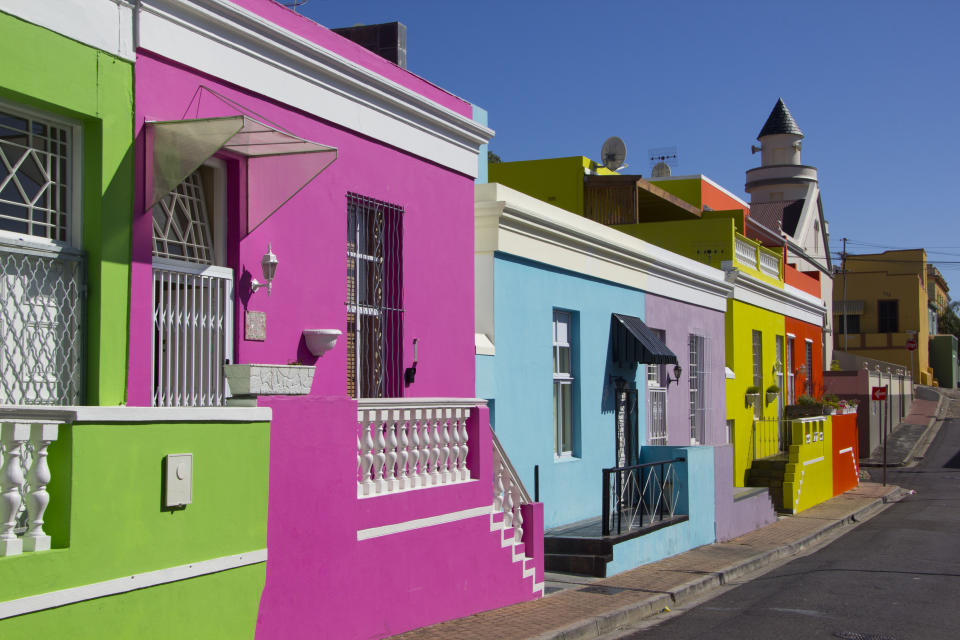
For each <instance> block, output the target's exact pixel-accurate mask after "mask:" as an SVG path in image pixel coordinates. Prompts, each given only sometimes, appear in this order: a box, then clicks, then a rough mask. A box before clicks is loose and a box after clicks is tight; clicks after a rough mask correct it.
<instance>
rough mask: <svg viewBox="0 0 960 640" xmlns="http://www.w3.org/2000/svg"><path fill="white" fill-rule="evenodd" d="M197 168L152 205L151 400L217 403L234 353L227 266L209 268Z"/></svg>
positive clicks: (178, 404)
mask: <svg viewBox="0 0 960 640" xmlns="http://www.w3.org/2000/svg"><path fill="white" fill-rule="evenodd" d="M207 196H208V194H207V191H206V189H205V187H204V179H203V175H202V174H201V170H197V171H195V172H193V173H192V174H191V175H190V176H188V177H187V179H186V180H184V181H183V182H182V183H180V184H179V185H178V186H177V188H176V189H174V190H173V191H171V192H170V194H169V195H167V196H166V197H165V198H163V200H161V201H160V203H159V204H158V205H157V206H156V207H154V208H153V255H154V264H153V370H152V372H151V374H152V379H153V381H152V389H153V398H152V401H153V404H154V406H158V407H203V406H220V405H223V404H224V403H225V402H226V388H225V383H224V380H223V368H222V366H223V364H224V362H225V361H226V360H227V359H228V358H230V357H231V355H232V351H233V270H232V269H228V268H225V267H217V266H212V263H213V260H214V246H213V238H212V235H211V232H210V218H209V215H208V209H207Z"/></svg>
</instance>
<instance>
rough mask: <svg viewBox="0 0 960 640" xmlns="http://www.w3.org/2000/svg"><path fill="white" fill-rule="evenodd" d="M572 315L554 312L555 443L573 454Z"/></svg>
mask: <svg viewBox="0 0 960 640" xmlns="http://www.w3.org/2000/svg"><path fill="white" fill-rule="evenodd" d="M571 325H572V322H571V315H570V313H569V312H567V311H554V312H553V443H554V452H555V453H556V454H557V455H558V456H569V455H573V380H574V378H573V362H572V360H573V357H572V353H571V351H572V344H571V340H572V336H571Z"/></svg>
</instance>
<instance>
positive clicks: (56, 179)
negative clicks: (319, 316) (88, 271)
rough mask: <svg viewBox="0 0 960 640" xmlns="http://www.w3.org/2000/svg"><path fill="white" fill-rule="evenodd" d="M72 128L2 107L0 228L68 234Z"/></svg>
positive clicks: (63, 236)
mask: <svg viewBox="0 0 960 640" xmlns="http://www.w3.org/2000/svg"><path fill="white" fill-rule="evenodd" d="M70 152H71V139H70V131H69V130H68V129H66V128H64V127H60V126H57V125H54V124H50V123H47V122H44V121H42V120H38V119H34V118H29V117H21V116H17V115H13V114H11V113H7V112H5V111H0V229H2V230H4V231H12V232H14V233H22V234H26V235H31V236H37V237H40V238H47V239H49V240H57V241H59V242H67V241H68V240H69V238H70V228H69V227H70V201H71V198H72V195H71V192H70V189H71V184H70V171H71V167H70Z"/></svg>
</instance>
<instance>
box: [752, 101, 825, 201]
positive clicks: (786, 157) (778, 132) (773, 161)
mask: <svg viewBox="0 0 960 640" xmlns="http://www.w3.org/2000/svg"><path fill="white" fill-rule="evenodd" d="M757 140H758V141H759V142H760V146H759V147H757V146H753V147H751V149H752V151H753V152H754V153H756V152H757V151H759V152H760V166H759V167H757V168H755V169H751V170H749V171H747V183H746V186H745V187H744V188H745V189H746V191H747V193H749V194H750V201H751V202H772V201H779V200H793V199H800V198H803V197H804V196H805V195H806V194H807V186H808V185H809V184H810V183H811V182H812V183H816V182H817V170H816V168H814V167H808V166H805V165H803V164H801V162H800V150H801V147H802V145H803V143H802V140H803V131H801V130H800V127H799V126H797V121H796V120H794V119H793V115H792V114H791V113H790V110H789V109H787V105H785V104H784V103H783V98H780V99H778V100H777V104H775V105H774V107H773V111H771V112H770V116H769V117H768V118H767V121H766V123H764V125H763V128H762V129H760V134H759V135H757Z"/></svg>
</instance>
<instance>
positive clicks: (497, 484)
mask: <svg viewBox="0 0 960 640" xmlns="http://www.w3.org/2000/svg"><path fill="white" fill-rule="evenodd" d="M529 502H533V501H532V500H531V499H530V494H529V493H527V490H526V488H525V487H524V486H523V483H522V482H520V477H519V476H518V475H517V471H516V469H514V468H513V465H512V464H510V459H509V458H508V457H507V455H506V453H505V452H504V450H503V447H502V446H501V445H500V441H499V440H498V439H497V436H496V434H495V433H494V434H493V510H494V512H501V511H502V512H503V524H504V526H505V527H507V528H510V527H512V528H513V538H514V540H516V541H517V542H520V540H521V539H522V538H523V514H522V512H521V507H522V506H523V505H525V504H527V503H529Z"/></svg>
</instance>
